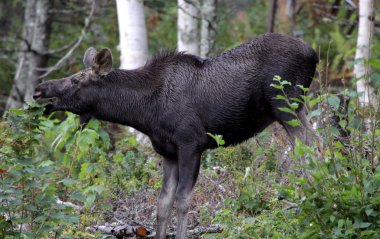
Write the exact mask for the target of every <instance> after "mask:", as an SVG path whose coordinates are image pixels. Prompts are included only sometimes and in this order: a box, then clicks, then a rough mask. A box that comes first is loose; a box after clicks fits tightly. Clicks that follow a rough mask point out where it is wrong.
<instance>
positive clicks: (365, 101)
mask: <svg viewBox="0 0 380 239" xmlns="http://www.w3.org/2000/svg"><path fill="white" fill-rule="evenodd" d="M373 6H374V2H373V0H360V1H359V29H358V39H357V44H356V54H355V62H356V64H355V66H354V74H355V77H356V78H357V79H359V80H358V81H357V83H356V90H357V92H358V93H359V103H360V105H361V106H375V105H378V101H377V97H376V94H375V90H374V88H373V87H372V86H371V84H370V83H371V81H370V79H369V75H370V68H369V66H368V65H366V64H365V62H366V61H367V60H368V59H369V58H370V55H371V40H372V35H373V27H374V9H373Z"/></svg>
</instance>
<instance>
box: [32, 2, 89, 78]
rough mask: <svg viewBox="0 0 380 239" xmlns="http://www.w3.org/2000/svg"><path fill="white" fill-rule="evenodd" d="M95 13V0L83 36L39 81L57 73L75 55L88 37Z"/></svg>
mask: <svg viewBox="0 0 380 239" xmlns="http://www.w3.org/2000/svg"><path fill="white" fill-rule="evenodd" d="M94 11H95V0H93V1H92V5H91V11H90V14H89V15H88V16H87V17H86V19H85V20H84V27H83V29H82V32H81V35H80V36H79V38H78V39H77V40H76V42H75V44H74V45H73V46H72V47H71V49H70V50H69V51H68V52H67V53H66V55H64V56H63V57H62V58H61V59H60V60H59V61H58V62H57V63H56V64H55V65H54V66H52V67H50V68H48V69H47V72H45V73H44V74H42V75H41V76H40V77H39V79H42V78H45V77H46V76H48V75H50V74H51V73H52V72H53V71H56V70H58V69H59V68H60V67H61V66H62V65H63V63H64V62H66V61H67V60H68V59H69V58H70V57H71V55H72V54H73V52H74V50H75V49H76V48H77V47H78V46H79V45H80V43H81V42H82V41H83V39H84V37H85V35H86V32H87V30H88V28H89V27H90V21H91V19H92V17H93V15H94Z"/></svg>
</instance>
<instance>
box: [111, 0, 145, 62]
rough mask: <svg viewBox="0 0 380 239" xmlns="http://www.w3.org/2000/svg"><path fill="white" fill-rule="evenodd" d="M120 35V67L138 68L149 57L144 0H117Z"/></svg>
mask: <svg viewBox="0 0 380 239" xmlns="http://www.w3.org/2000/svg"><path fill="white" fill-rule="evenodd" d="M116 5H117V18H118V22H119V36H120V51H121V57H120V61H121V64H120V68H121V69H136V68H138V67H141V66H143V65H144V64H145V62H146V60H147V58H148V39H147V32H146V26H145V17H144V5H143V1H142V0H117V1H116Z"/></svg>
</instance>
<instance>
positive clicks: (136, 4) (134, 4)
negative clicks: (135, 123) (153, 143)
mask: <svg viewBox="0 0 380 239" xmlns="http://www.w3.org/2000/svg"><path fill="white" fill-rule="evenodd" d="M116 8H117V19H118V23H119V37H120V39H119V40H120V51H121V56H120V68H121V69H127V70H131V69H136V68H139V67H141V66H143V65H144V64H145V63H146V61H147V59H148V37H147V31H146V24H145V16H144V4H143V0H116ZM110 127H112V128H114V129H113V130H114V131H115V130H120V128H119V126H117V125H116V124H111V126H110ZM128 131H129V132H130V133H132V134H133V135H134V136H135V138H136V139H137V140H138V141H139V142H140V143H142V144H145V145H146V144H147V143H148V142H149V139H148V137H146V136H145V135H144V134H142V133H140V132H138V131H136V130H135V129H133V128H130V127H128Z"/></svg>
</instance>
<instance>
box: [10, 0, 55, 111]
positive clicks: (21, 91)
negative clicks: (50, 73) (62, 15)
mask: <svg viewBox="0 0 380 239" xmlns="http://www.w3.org/2000/svg"><path fill="white" fill-rule="evenodd" d="M50 8H51V1H50V0H27V1H26V4H25V15H24V29H23V43H22V46H21V52H20V53H19V57H18V63H17V70H16V75H15V79H14V84H13V87H12V90H11V93H10V96H9V98H8V101H7V105H6V109H10V108H19V107H21V106H22V105H23V104H24V102H25V100H29V99H31V98H32V95H33V91H34V88H35V86H36V85H37V84H39V83H40V81H41V80H40V79H39V76H40V75H41V74H42V73H43V72H41V71H38V70H37V69H38V68H45V67H46V65H47V61H48V56H47V55H46V54H45V53H46V52H47V51H48V49H49V43H50V30H51V19H50V15H49V10H50Z"/></svg>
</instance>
